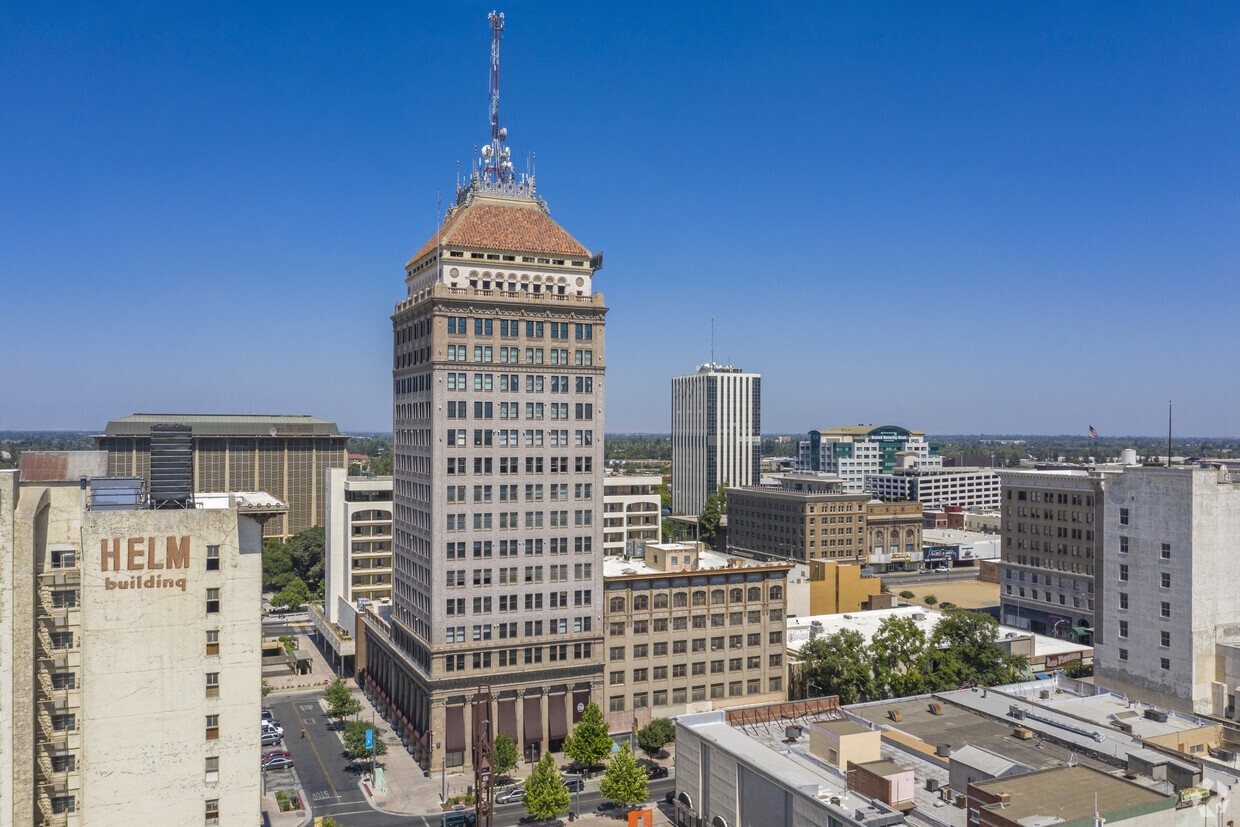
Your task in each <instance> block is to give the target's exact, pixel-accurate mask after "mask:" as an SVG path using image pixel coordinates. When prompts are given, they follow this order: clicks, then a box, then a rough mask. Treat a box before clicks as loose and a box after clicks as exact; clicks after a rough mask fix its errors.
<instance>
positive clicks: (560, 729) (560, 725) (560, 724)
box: [547, 695, 568, 741]
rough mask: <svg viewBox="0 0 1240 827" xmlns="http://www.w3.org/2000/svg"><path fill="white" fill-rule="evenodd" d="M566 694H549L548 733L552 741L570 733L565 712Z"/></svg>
mask: <svg viewBox="0 0 1240 827" xmlns="http://www.w3.org/2000/svg"><path fill="white" fill-rule="evenodd" d="M564 700H565V698H564V696H563V695H548V696H547V727H548V732H547V735H548V736H549V737H550V738H551V740H552V741H556V740H559V739H560V738H563V737H564V736H565V735H567V734H568V718H567V716H566V715H565V713H564Z"/></svg>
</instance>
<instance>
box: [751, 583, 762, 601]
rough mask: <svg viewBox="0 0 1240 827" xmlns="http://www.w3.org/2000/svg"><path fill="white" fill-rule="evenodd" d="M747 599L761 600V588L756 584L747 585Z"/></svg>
mask: <svg viewBox="0 0 1240 827" xmlns="http://www.w3.org/2000/svg"><path fill="white" fill-rule="evenodd" d="M749 599H750V600H761V599H762V589H759V588H758V587H757V586H750V587H749Z"/></svg>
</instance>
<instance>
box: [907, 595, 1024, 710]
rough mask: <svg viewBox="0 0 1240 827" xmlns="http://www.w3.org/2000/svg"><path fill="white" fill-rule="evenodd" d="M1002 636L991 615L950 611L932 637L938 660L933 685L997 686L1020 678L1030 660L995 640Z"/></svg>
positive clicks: (933, 652) (941, 687)
mask: <svg viewBox="0 0 1240 827" xmlns="http://www.w3.org/2000/svg"><path fill="white" fill-rule="evenodd" d="M998 636H999V622H998V621H997V620H995V619H994V618H993V617H991V616H990V615H987V614H983V613H981V612H970V611H964V610H961V609H952V610H950V611H948V612H947V614H946V615H944V617H943V619H942V620H940V621H939V625H938V626H936V627H935V629H934V634H933V635H932V636H931V638H930V646H931V651H930V657H931V658H933V660H934V671H933V673H932V676H931V683H932V686H931V688H932V689H936V690H938V689H947V688H952V687H955V686H960V685H962V684H974V685H977V686H995V685H997V684H1001V683H1012V682H1013V681H1016V680H1018V679H1019V678H1020V675H1021V672H1023V671H1024V670H1025V669H1026V668H1027V666H1028V661H1027V659H1026V658H1025V657H1024V656H1023V655H1009V654H1008V653H1007V652H1006V651H1005V650H1004V649H1003V647H1002V646H1000V645H999V644H997V643H995V640H996V639H997V638H998Z"/></svg>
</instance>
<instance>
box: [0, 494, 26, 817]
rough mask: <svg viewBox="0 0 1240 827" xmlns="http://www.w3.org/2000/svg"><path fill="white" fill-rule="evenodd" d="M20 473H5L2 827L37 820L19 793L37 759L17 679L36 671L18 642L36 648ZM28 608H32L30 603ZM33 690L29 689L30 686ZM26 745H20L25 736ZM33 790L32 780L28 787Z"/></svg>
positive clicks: (0, 561)
mask: <svg viewBox="0 0 1240 827" xmlns="http://www.w3.org/2000/svg"><path fill="white" fill-rule="evenodd" d="M17 479H18V475H17V471H0V827H13V826H14V825H15V824H17V825H20V824H24V823H27V822H29V821H32V820H33V813H32V812H30V810H29V801H30V799H29V792H24V793H23V796H22V798H24V800H25V806H26V807H27V809H26V810H24V811H23V810H22V809H21V808H20V807H19V806H18V799H17V798H16V797H15V793H16V791H15V788H14V787H15V785H14V782H15V781H18V778H17V777H16V775H15V770H17V768H19V767H21V768H22V775H23V776H26V778H25V779H24V780H25V781H26V782H27V784H28V782H29V781H30V779H29V777H28V775H27V774H28V773H29V772H30V771H31V769H30V768H31V766H32V764H33V757H32V755H31V745H30V743H29V731H30V723H31V722H30V721H22V720H21V719H19V718H18V717H16V704H17V703H18V701H19V698H18V696H17V695H16V694H15V689H16V682H15V678H16V676H17V674H18V673H20V674H25V675H29V674H33V672H34V668H33V663H32V662H31V659H30V656H29V655H26V656H24V657H23V656H21V655H18V654H17V652H18V643H19V642H21V643H22V649H21V651H23V652H30V650H31V647H30V646H29V644H27V643H26V641H29V640H30V637H29V633H28V632H25V633H23V632H20V631H19V629H18V628H17V620H18V618H17V614H16V608H17V607H16V606H15V600H16V599H17V598H18V597H19V596H20V591H19V590H16V589H15V584H16V583H18V582H29V573H28V572H24V571H22V568H21V564H20V563H19V558H18V556H17V555H16V554H15V551H16V548H15V543H16V540H17V538H16V531H15V519H14V518H15V512H16V509H17ZM26 611H27V612H28V611H29V608H28V607H27V609H26ZM25 689H26V690H29V687H25ZM23 739H24V740H25V743H20V741H21V740H23ZM28 789H29V784H28V786H27V790H28Z"/></svg>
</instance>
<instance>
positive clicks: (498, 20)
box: [479, 11, 513, 183]
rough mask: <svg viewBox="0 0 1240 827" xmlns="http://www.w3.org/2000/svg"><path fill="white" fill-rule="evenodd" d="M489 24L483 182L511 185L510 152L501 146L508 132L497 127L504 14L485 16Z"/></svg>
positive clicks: (481, 163)
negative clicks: (487, 137)
mask: <svg viewBox="0 0 1240 827" xmlns="http://www.w3.org/2000/svg"><path fill="white" fill-rule="evenodd" d="M487 21H488V22H490V24H491V143H490V144H489V145H487V146H484V147H483V148H482V161H480V162H479V163H480V165H481V166H482V178H483V180H484V181H500V182H503V183H511V182H512V180H513V172H512V161H511V160H509V158H510V155H511V152H510V150H509V149H508V147H507V146H501V145H502V144H504V143H505V142H506V141H507V140H508V130H507V129H504V128H503V127H501V126H500V125H499V42H500V41H501V40H503V39H504V13H503V12H494V11H493V12H491V13H490V14H489V15H487Z"/></svg>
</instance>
